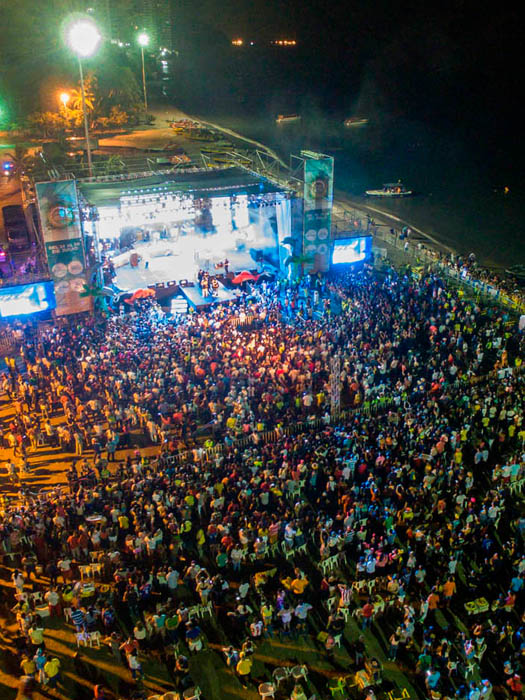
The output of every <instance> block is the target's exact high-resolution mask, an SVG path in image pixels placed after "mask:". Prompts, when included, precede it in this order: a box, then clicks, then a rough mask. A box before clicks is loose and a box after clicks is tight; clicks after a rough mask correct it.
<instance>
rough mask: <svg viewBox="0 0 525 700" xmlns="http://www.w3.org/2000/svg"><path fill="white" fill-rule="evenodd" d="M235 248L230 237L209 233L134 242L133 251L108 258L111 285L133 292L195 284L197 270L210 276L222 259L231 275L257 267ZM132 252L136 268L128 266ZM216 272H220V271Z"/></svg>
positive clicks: (244, 252) (247, 254)
mask: <svg viewBox="0 0 525 700" xmlns="http://www.w3.org/2000/svg"><path fill="white" fill-rule="evenodd" d="M248 247H249V246H248V244H247V248H248ZM236 248H237V247H236V242H235V240H234V239H233V237H232V235H231V234H229V235H227V236H226V235H220V234H213V235H210V236H208V237H207V238H203V237H202V236H198V235H189V236H184V237H182V238H180V239H179V240H178V241H170V240H162V241H155V242H148V243H140V242H138V243H135V245H134V248H133V250H131V251H128V252H127V253H121V254H119V255H115V256H112V259H113V263H114V265H115V272H116V277H115V280H114V282H115V284H116V285H117V287H120V288H121V289H124V290H134V289H139V288H141V287H148V286H149V285H153V284H156V283H158V282H171V281H176V282H178V281H179V280H190V281H195V280H196V279H197V273H198V271H199V269H200V270H206V271H208V272H210V274H214V273H215V272H216V270H215V264H216V263H220V262H223V261H224V260H225V259H228V260H229V263H230V264H229V270H230V271H231V272H241V271H242V270H253V269H255V268H257V267H260V265H257V263H255V261H254V260H253V258H252V256H251V255H250V254H249V252H248V250H238V249H236ZM133 252H135V253H138V254H139V256H140V257H141V260H140V262H139V264H138V266H137V267H131V265H130V262H129V259H130V255H131V254H132V253H133ZM218 272H224V268H221V269H220V270H218Z"/></svg>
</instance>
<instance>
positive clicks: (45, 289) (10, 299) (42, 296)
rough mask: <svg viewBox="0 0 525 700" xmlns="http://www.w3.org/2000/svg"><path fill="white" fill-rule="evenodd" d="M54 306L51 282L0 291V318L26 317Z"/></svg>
mask: <svg viewBox="0 0 525 700" xmlns="http://www.w3.org/2000/svg"><path fill="white" fill-rule="evenodd" d="M55 306H56V301H55V293H54V290H53V282H35V283H33V284H24V285H21V286H19V287H6V288H4V289H0V316H1V317H2V318H5V317H6V316H26V315H27V314H34V313H37V312H38V311H48V310H49V309H54V308H55Z"/></svg>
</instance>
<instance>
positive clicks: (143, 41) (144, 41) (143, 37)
mask: <svg viewBox="0 0 525 700" xmlns="http://www.w3.org/2000/svg"><path fill="white" fill-rule="evenodd" d="M138 42H139V46H140V53H141V56H142V89H143V91H144V110H145V111H146V112H147V111H148V95H147V92H146V68H145V65H144V49H145V48H146V46H148V44H149V36H148V35H147V34H146V33H145V32H142V34H139V36H138Z"/></svg>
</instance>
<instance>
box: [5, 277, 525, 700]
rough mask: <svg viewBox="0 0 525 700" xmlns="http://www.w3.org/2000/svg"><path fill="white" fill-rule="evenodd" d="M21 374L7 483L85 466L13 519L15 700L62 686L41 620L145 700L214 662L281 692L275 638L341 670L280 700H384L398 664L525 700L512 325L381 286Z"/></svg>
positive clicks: (39, 364)
mask: <svg viewBox="0 0 525 700" xmlns="http://www.w3.org/2000/svg"><path fill="white" fill-rule="evenodd" d="M22 350H23V352H22V354H23V360H24V361H23V363H22V364H21V366H18V365H16V366H13V365H12V364H11V365H10V367H9V371H8V372H7V373H6V374H5V376H4V378H3V379H2V387H1V388H2V389H3V391H4V392H5V396H6V401H7V402H9V404H10V405H12V407H13V411H12V414H11V415H10V416H9V418H8V419H7V425H6V426H5V428H6V430H5V440H6V446H8V447H9V448H10V449H11V450H12V452H11V453H10V454H11V455H12V456H10V458H9V460H8V463H7V469H6V475H5V477H4V478H5V480H11V481H13V482H15V483H17V484H18V483H19V481H20V479H21V478H22V477H24V478H25V474H27V473H28V472H30V470H31V456H32V455H38V453H39V451H40V450H42V449H50V448H56V451H57V454H58V451H60V452H66V453H69V454H70V456H71V457H72V458H73V463H72V466H71V469H70V471H69V474H68V486H69V487H68V488H67V489H63V490H59V489H54V490H52V491H51V492H49V493H46V494H39V495H34V494H30V493H25V494H23V495H22V497H21V498H20V499H18V500H16V501H13V502H12V503H4V508H3V515H2V518H1V520H0V541H1V544H0V551H2V553H3V554H4V566H5V565H6V564H10V566H11V568H12V569H13V572H12V584H13V586H14V593H15V599H16V600H13V604H14V605H15V607H14V608H13V610H14V614H16V619H17V623H18V628H19V632H20V640H19V648H20V659H21V670H22V674H23V677H24V683H28V682H29V681H28V680H27V679H28V678H29V679H30V678H35V679H36V680H38V681H39V682H44V681H45V682H46V683H47V684H48V685H49V686H50V687H51V688H53V687H56V686H57V685H58V686H59V684H60V682H61V676H60V663H61V662H60V659H59V658H56V657H53V656H52V655H50V654H48V653H47V652H46V649H45V618H44V620H43V621H42V618H41V616H39V615H38V614H37V613H38V609H39V608H38V605H39V603H42V604H43V605H44V607H47V609H48V610H47V611H48V613H49V614H51V615H55V616H56V615H61V614H63V611H64V610H66V609H67V616H68V624H69V625H72V626H74V628H75V632H76V634H77V635H90V634H92V633H96V632H99V633H100V636H101V639H102V641H103V642H105V643H106V644H107V645H108V648H109V651H108V653H112V654H113V655H114V659H115V662H116V663H120V662H121V661H122V662H123V663H125V664H126V666H127V667H128V669H129V672H130V675H131V677H132V678H133V679H134V680H136V681H140V679H141V677H142V675H143V670H142V666H143V661H144V659H147V658H149V656H150V655H152V654H156V655H158V657H159V658H160V659H161V660H162V662H163V663H165V664H166V667H167V671H168V673H169V675H170V678H171V681H172V683H173V686H174V687H175V688H176V689H179V690H184V689H188V688H190V687H192V686H195V685H197V684H198V681H199V679H198V678H195V677H194V675H195V674H192V673H190V664H189V661H188V658H189V657H190V656H191V655H192V654H199V653H202V650H203V649H205V650H207V649H209V645H210V644H212V645H214V648H217V645H218V648H220V649H222V655H223V659H224V663H225V664H226V666H228V667H229V668H230V669H231V671H232V673H235V674H236V675H237V677H238V678H239V681H240V682H241V683H242V684H243V685H244V686H247V687H250V686H253V687H255V688H256V687H258V686H259V684H260V683H263V682H265V683H273V684H274V685H275V686H277V685H279V684H280V681H279V677H278V676H276V675H275V673H273V672H274V671H275V667H277V666H279V665H281V664H282V665H285V666H286V665H288V664H286V662H283V659H282V658H277V659H276V661H275V663H274V664H272V662H271V661H270V662H268V661H266V664H265V665H264V666H262V664H261V663H260V662H259V664H258V665H256V664H254V663H253V660H254V659H257V649H258V646H259V645H260V644H261V643H262V641H263V640H271V639H273V638H274V637H276V636H280V637H290V638H292V639H293V640H298V639H300V640H302V641H301V643H302V644H306V645H310V646H312V647H313V648H315V649H316V650H317V653H318V654H319V655H321V656H322V657H323V659H325V660H327V661H328V663H329V664H331V665H332V668H333V671H334V673H332V674H327V677H326V678H323V682H324V685H323V683H320V682H319V679H318V678H317V677H316V678H315V682H313V683H312V675H311V674H310V673H309V672H310V669H308V668H303V669H302V670H301V673H298V674H294V675H293V676H288V677H287V678H286V679H285V680H284V681H283V684H282V685H281V687H282V688H285V689H286V693H287V694H286V695H284V696H283V697H292V698H294V699H295V700H299V699H300V698H302V697H305V698H306V697H309V696H310V695H311V694H312V690H313V687H315V690H316V692H317V694H318V696H319V697H325V696H326V695H327V694H328V695H330V691H329V690H328V689H329V688H330V687H332V688H333V679H334V677H335V676H337V678H338V683H340V684H341V688H343V687H345V685H347V686H350V685H351V683H352V679H356V678H357V679H361V682H360V684H359V683H358V685H357V686H356V689H355V691H354V690H352V691H351V692H356V693H357V692H360V693H362V695H361V696H362V697H364V695H365V694H366V693H368V696H369V697H373V696H374V693H376V694H379V693H380V692H381V682H383V684H384V683H387V681H388V675H389V674H388V670H387V668H388V667H392V665H394V664H395V665H397V667H399V668H400V669H402V671H403V673H404V674H405V677H406V678H407V679H408V682H409V683H410V684H411V686H412V687H413V688H415V689H416V692H417V693H418V694H419V695H420V696H422V697H428V698H432V700H441V698H443V699H447V698H457V699H458V700H479V699H480V698H490V697H492V696H493V692H494V688H497V691H498V692H501V693H507V694H508V695H509V697H512V698H519V697H521V695H522V685H521V683H522V677H523V670H524V669H523V664H524V658H525V624H524V623H525V617H524V614H523V596H524V592H523V579H524V576H525V556H524V553H523V541H524V537H525V518H524V517H523V510H522V508H520V505H521V503H520V496H519V493H518V485H521V483H522V479H523V477H524V468H525V453H524V442H525V428H524V426H523V413H524V412H523V408H524V392H523V382H524V376H523V374H522V372H521V369H522V367H521V363H522V355H523V335H522V333H520V332H519V331H518V325H517V322H516V320H515V319H512V318H511V317H509V316H508V315H506V313H505V312H502V311H501V310H499V309H498V308H496V307H492V308H489V307H481V306H479V305H477V304H476V302H474V301H472V300H470V299H468V298H466V297H465V296H463V295H462V294H461V293H460V292H457V291H453V290H451V289H448V288H447V286H446V284H445V283H444V282H443V280H441V279H440V278H439V277H438V276H437V275H436V274H433V273H431V272H425V273H423V274H422V275H421V276H420V277H419V278H415V277H413V276H410V275H404V276H400V275H397V274H396V273H395V272H394V271H390V272H389V273H388V274H386V275H384V276H381V277H379V276H376V275H375V274H372V273H370V272H365V273H362V274H359V275H345V276H341V277H337V278H332V279H328V280H325V281H324V282H322V283H319V284H317V285H315V286H314V285H310V283H309V282H308V281H306V280H305V281H302V282H300V283H295V284H290V283H289V282H287V281H280V282H277V283H275V284H268V283H264V284H263V285H262V286H261V287H260V288H258V289H257V290H256V291H255V293H254V295H253V296H252V297H251V298H249V299H244V300H242V301H240V302H238V303H236V304H234V305H231V306H228V307H226V306H224V307H218V308H216V309H215V310H211V311H208V312H206V313H193V314H188V315H187V316H185V317H182V318H180V317H179V318H176V319H169V318H167V317H164V316H163V314H162V313H160V312H159V311H158V309H156V308H155V306H154V305H152V304H151V302H143V308H141V309H140V310H138V311H134V312H132V313H130V314H128V315H126V316H125V317H120V316H119V317H117V316H115V317H111V318H109V319H108V320H106V321H104V322H103V323H93V324H91V325H79V326H76V327H75V326H67V327H61V328H58V327H57V328H52V329H49V330H47V331H44V332H42V333H41V334H40V335H39V337H38V340H36V341H35V340H34V338H33V337H30V336H29V334H28V336H27V338H26V341H25V342H24V344H23V346H22ZM334 356H339V368H340V373H339V374H338V377H337V378H336V377H334V376H333V373H332V376H331V359H332V358H333V357H334ZM334 387H335V388H334ZM335 391H336V393H337V395H338V396H339V397H340V403H341V406H342V409H343V414H342V416H341V417H340V418H338V417H337V415H335V414H334V413H333V411H331V410H330V409H331V400H333V395H334V392H335ZM332 408H333V406H332ZM345 410H346V411H347V414H345V413H344V411H345ZM57 419H58V420H57ZM294 426H296V428H294ZM299 426H300V427H299ZM151 444H153V445H156V446H158V456H157V457H156V458H152V459H148V458H147V457H145V456H144V450H143V448H144V447H145V445H151ZM203 445H204V447H205V448H208V449H206V450H202V449H200V450H199V449H195V450H194V451H193V452H192V451H191V448H192V447H198V446H201V447H202V446H203ZM241 445H242V447H241ZM126 448H128V449H130V450H131V451H130V452H128V453H126V455H127V456H126V457H125V458H124V454H125V453H123V452H122V451H121V450H123V449H126ZM181 450H185V452H184V453H183V454H182V453H181ZM187 450H190V451H187ZM112 462H114V464H111V463H112ZM18 470H20V472H21V473H19V471H18ZM23 483H24V479H23V478H22V484H23ZM93 564H95V570H96V576H95V577H96V578H97V584H96V585H95V584H93V582H92V581H91V580H89V579H86V580H82V578H83V577H82V576H81V575H80V574H81V572H82V567H85V566H88V565H93ZM33 591H34V592H36V594H37V596H36V598H35V597H34V596H32V595H31V593H32V592H33ZM356 623H357V627H356ZM372 637H375V638H376V642H377V643H379V645H380V646H381V647H382V653H381V654H380V655H378V654H373V653H372V652H371V648H372V646H373V645H371V644H370V640H371V639H372ZM343 651H344V653H345V659H346V660H345V662H344V664H342V663H341V658H342V657H341V654H342V653H343ZM174 652H175V653H174ZM265 659H266V656H265ZM261 666H262V669H261ZM46 669H47V670H46ZM256 669H258V670H256ZM272 673H273V676H272ZM334 674H335V676H334ZM360 674H362V675H360ZM290 679H292V680H290ZM327 681H328V683H327ZM330 683H332V685H330ZM286 684H288V685H286ZM281 687H280V688H279V690H281ZM360 688H364V690H360ZM24 692H25V691H24ZM97 692H99V693H100V692H102V693H103V692H104V691H101V690H100V688H99V689H98V691H97ZM283 692H284V691H283Z"/></svg>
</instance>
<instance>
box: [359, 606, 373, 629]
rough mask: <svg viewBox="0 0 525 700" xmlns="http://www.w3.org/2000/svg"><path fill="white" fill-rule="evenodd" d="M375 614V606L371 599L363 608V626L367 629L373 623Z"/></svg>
mask: <svg viewBox="0 0 525 700" xmlns="http://www.w3.org/2000/svg"><path fill="white" fill-rule="evenodd" d="M373 614H374V606H373V605H372V603H371V602H370V599H368V600H367V602H366V603H365V604H364V605H363V607H362V608H361V628H362V629H363V630H365V629H366V628H367V627H370V625H371V623H372V615H373Z"/></svg>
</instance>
